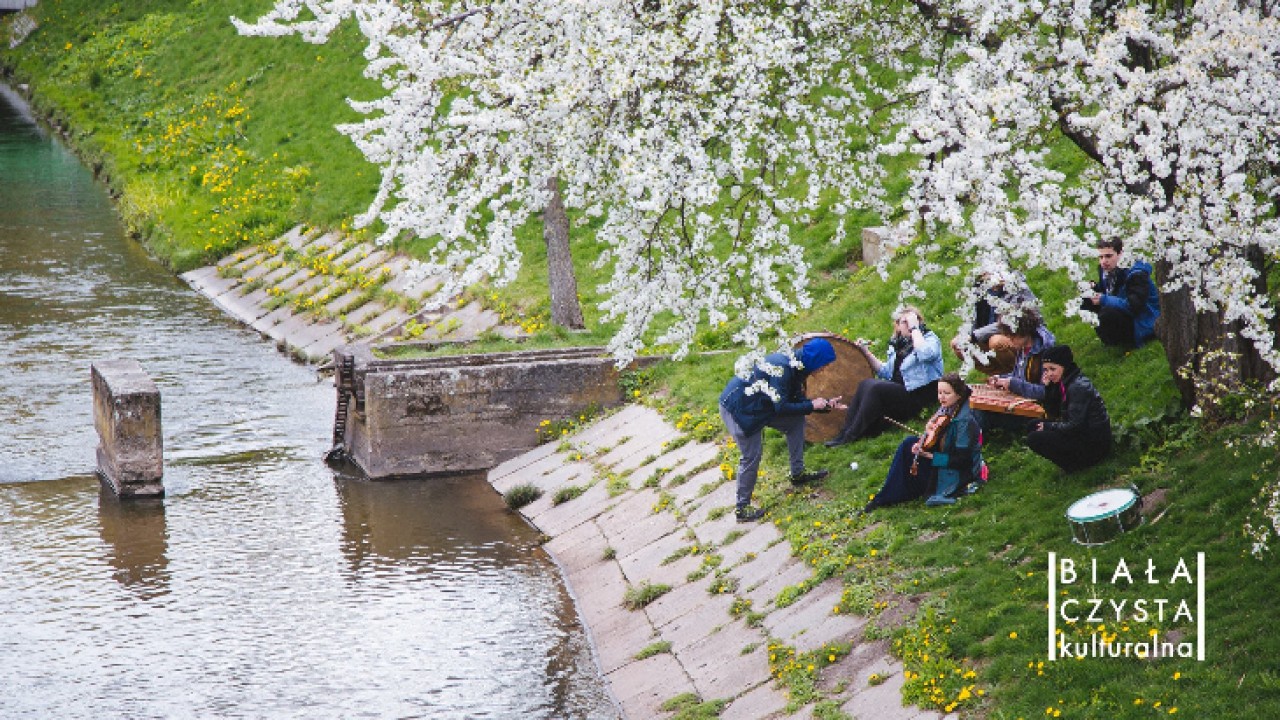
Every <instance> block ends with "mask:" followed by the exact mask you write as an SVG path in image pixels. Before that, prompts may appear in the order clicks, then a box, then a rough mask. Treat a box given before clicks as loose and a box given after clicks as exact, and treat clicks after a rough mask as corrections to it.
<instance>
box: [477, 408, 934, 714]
mask: <svg viewBox="0 0 1280 720" xmlns="http://www.w3.org/2000/svg"><path fill="white" fill-rule="evenodd" d="M679 437H681V434H680V433H679V432H678V431H677V430H676V429H675V428H674V427H672V426H671V425H670V423H668V422H667V421H666V420H664V419H663V418H662V416H661V415H660V414H659V413H657V412H656V411H654V410H652V409H650V408H647V407H644V406H640V405H630V406H627V407H625V408H623V409H622V410H620V411H618V412H615V413H613V414H611V415H608V416H606V417H604V418H601V419H600V420H598V421H596V422H594V423H591V424H589V425H587V426H586V427H584V428H582V429H580V430H579V431H578V432H576V433H573V434H571V435H568V436H565V438H564V440H565V441H567V443H568V449H567V450H564V449H562V448H563V445H562V443H561V442H559V441H556V440H553V441H552V442H549V443H546V444H544V445H541V446H539V447H538V448H536V449H534V450H532V451H530V452H528V453H525V454H523V455H520V456H517V457H515V458H512V459H510V460H508V461H506V462H504V463H503V464H501V465H499V466H498V467H496V468H494V469H493V470H491V471H490V472H489V481H490V483H491V484H492V485H493V487H494V489H495V490H497V491H498V492H500V493H501V492H506V491H508V490H510V489H511V488H513V487H515V486H516V485H521V484H525V483H530V484H533V485H535V486H537V487H539V488H541V489H542V490H543V492H544V495H543V497H542V498H540V499H539V500H538V501H536V502H534V503H531V504H530V505H527V506H525V507H524V508H522V509H521V514H523V515H524V516H525V517H526V518H527V519H528V520H529V522H531V523H532V524H533V525H534V526H535V527H537V528H538V529H539V531H541V532H542V533H544V534H545V535H547V536H548V537H549V540H548V541H547V542H546V544H545V545H544V546H543V547H544V548H545V549H546V550H547V552H548V553H550V554H551V555H552V557H554V558H555V559H556V562H557V563H558V564H559V565H560V567H561V568H562V569H563V570H564V572H565V576H566V581H567V583H568V584H569V586H570V590H571V593H572V595H573V597H574V599H575V604H576V607H577V609H578V613H579V615H580V616H581V618H582V620H583V622H584V623H585V624H586V625H587V626H588V628H589V630H590V636H591V638H592V641H593V643H594V645H595V650H596V653H597V657H598V658H599V661H600V664H601V669H602V671H603V672H604V674H605V679H606V681H607V682H608V683H609V688H610V691H611V692H612V695H613V697H614V698H615V699H616V700H617V702H618V704H619V706H620V709H621V711H622V714H623V716H624V717H627V718H650V717H657V716H661V715H663V713H662V711H661V710H660V708H661V705H662V703H664V702H665V701H667V700H669V699H671V698H673V697H675V696H677V695H680V694H682V693H688V692H692V693H696V694H697V695H698V696H700V697H702V698H704V699H710V698H718V699H727V700H729V704H728V705H727V706H726V708H725V709H724V712H723V713H722V714H721V717H723V718H766V717H783V716H786V711H787V708H788V698H787V697H786V694H785V693H784V692H783V691H782V690H781V689H779V688H778V687H776V686H774V684H773V683H772V682H771V681H772V677H771V675H770V668H769V658H768V653H769V650H768V647H769V643H770V641H771V640H778V641H781V642H784V643H786V644H788V645H791V646H793V647H795V648H796V649H797V650H798V651H799V652H806V651H810V650H813V649H817V648H820V647H823V646H824V645H826V644H828V643H851V644H852V645H853V646H854V651H853V652H851V653H850V654H849V656H847V657H846V658H843V659H842V660H841V662H842V663H845V662H847V663H849V664H848V665H847V667H848V670H847V672H848V674H850V675H852V674H854V673H857V675H858V677H857V678H856V679H855V681H854V682H852V683H849V684H847V685H845V687H844V689H843V690H840V691H838V692H837V695H836V697H835V698H833V699H836V700H838V701H840V702H841V703H842V709H843V710H844V711H845V712H847V713H849V714H850V715H852V716H855V717H875V718H886V719H887V720H938V719H939V718H942V717H943V716H942V715H941V714H939V713H936V712H932V711H926V710H922V709H920V708H917V707H903V706H902V695H901V687H902V681H901V674H902V666H901V664H900V663H898V662H897V661H896V660H894V659H893V658H892V657H891V656H890V654H889V648H888V643H886V642H884V641H869V640H865V639H864V638H863V628H864V627H865V625H866V623H867V620H866V619H865V618H862V617H858V616H854V615H848V614H844V613H835V612H834V611H833V608H834V607H835V606H836V605H837V604H839V602H840V599H841V597H842V594H843V591H844V588H843V585H842V581H840V580H838V579H830V580H827V581H825V582H823V583H821V584H819V585H818V586H817V587H815V588H812V589H811V590H809V592H807V593H806V594H804V595H803V596H801V597H800V598H799V599H798V600H796V601H795V602H792V603H790V604H787V605H786V606H785V607H778V606H777V599H778V597H779V594H780V593H781V592H782V591H783V590H784V589H786V588H789V587H792V586H797V585H800V584H801V583H807V582H809V581H810V580H811V579H812V577H813V572H812V569H811V568H809V567H808V566H807V565H806V564H805V563H804V561H803V560H802V559H800V558H796V557H794V556H793V555H792V549H791V546H790V544H789V543H787V542H783V541H782V540H783V537H782V535H781V534H780V533H779V531H778V530H777V528H775V527H774V526H773V525H772V524H769V523H759V524H753V525H746V526H744V525H740V524H738V523H737V522H736V521H735V519H734V518H733V515H732V513H731V512H723V511H722V512H716V510H717V509H721V510H723V509H726V508H731V507H732V506H733V503H734V497H735V493H736V486H735V484H734V483H732V482H727V481H725V480H724V478H723V475H722V474H721V471H720V468H719V467H718V466H715V467H710V468H707V469H705V470H703V471H700V472H698V473H696V474H694V475H692V476H691V477H687V478H685V481H684V482H683V483H682V484H680V485H678V486H675V487H672V488H670V489H667V488H663V491H664V492H670V493H672V494H673V495H674V496H675V497H676V502H677V503H679V504H680V506H681V507H682V508H683V510H682V512H681V514H680V515H677V514H675V513H673V512H664V511H657V510H656V508H657V506H658V503H659V497H660V496H659V492H658V490H656V489H654V488H651V487H644V483H643V482H639V483H637V482H634V480H635V479H636V478H641V477H642V478H646V479H647V478H651V477H653V476H654V475H655V473H656V472H657V470H658V469H659V468H664V469H667V472H665V473H663V475H662V478H661V479H660V482H665V481H667V480H669V479H670V478H671V477H673V476H675V475H677V474H679V473H680V471H679V468H681V467H683V468H686V469H688V470H692V469H693V468H694V467H697V466H700V465H703V464H705V463H707V462H710V461H714V460H715V459H716V458H717V457H719V454H720V449H719V448H718V447H717V446H716V445H714V444H712V443H703V442H696V441H690V442H686V443H684V444H683V445H681V446H680V447H677V448H675V449H668V447H669V443H670V441H672V440H674V439H676V438H679ZM570 453H583V454H584V455H585V456H586V457H587V458H590V460H589V462H588V461H577V460H573V459H570V457H569V454H570ZM601 453H603V455H600V454H601ZM575 457H576V455H575ZM628 469H630V470H631V471H632V477H631V478H630V479H631V480H633V482H632V483H631V486H630V488H629V489H626V490H624V491H623V492H621V493H620V494H616V495H611V490H610V488H608V487H607V484H606V483H605V482H604V479H603V476H601V474H600V473H602V472H612V473H620V472H623V471H625V470H628ZM567 485H578V486H581V487H587V490H586V492H584V493H582V494H581V495H579V496H578V497H576V498H574V499H572V500H569V501H567V502H563V503H561V504H560V505H555V504H553V503H552V502H551V500H550V499H549V496H550V495H552V494H554V492H555V491H556V490H558V489H560V488H562V487H565V486H567ZM706 485H712V486H714V488H715V489H714V490H713V491H712V492H711V493H709V494H704V493H703V491H702V488H703V486H706ZM730 533H733V534H734V538H733V539H732V542H730V543H729V544H727V545H726V544H725V543H726V542H727V541H729V540H730V537H729V535H730ZM739 533H742V534H739ZM691 544H698V545H699V546H702V547H714V548H716V551H717V552H718V553H719V554H720V555H721V558H722V564H721V568H724V569H727V570H728V572H729V575H730V576H731V577H733V578H735V579H736V580H737V581H738V587H739V590H738V591H737V595H738V596H740V597H743V598H745V599H749V600H751V601H752V608H753V611H754V612H759V613H763V620H762V622H761V623H760V624H759V626H758V627H752V626H748V625H746V624H745V623H744V622H743V621H742V620H741V619H738V618H734V617H733V616H732V615H731V614H730V612H729V610H730V607H731V606H732V604H733V599H734V598H733V596H731V595H727V594H713V593H711V592H710V591H709V590H710V582H711V579H712V578H710V577H704V578H701V579H697V580H693V581H690V580H689V577H690V573H692V572H693V571H694V570H696V569H697V568H698V566H699V565H700V564H701V558H700V557H699V556H696V555H688V556H685V557H683V558H680V559H679V560H676V561H674V562H668V558H670V557H672V556H673V555H674V554H675V553H676V552H677V551H678V550H681V549H682V548H686V547H688V546H689V545H691ZM646 581H647V582H651V583H663V584H667V585H670V586H671V590H670V591H668V592H667V593H666V594H664V595H663V596H662V597H660V598H658V599H657V600H655V601H654V602H652V603H650V604H649V605H648V606H646V607H645V608H644V609H642V610H639V611H632V610H628V609H626V608H625V607H623V605H622V597H623V594H624V593H625V592H626V590H627V588H628V587H631V586H635V585H638V584H640V583H642V582H646ZM657 641H665V642H668V643H670V647H671V651H670V652H668V653H662V654H658V655H655V656H653V657H650V658H646V659H644V660H637V659H636V657H635V656H636V653H638V652H639V651H640V650H642V649H644V648H645V647H648V646H649V645H650V644H652V643H654V642H657ZM867 668H874V672H878V673H879V674H880V676H881V677H888V678H890V680H889V681H886V682H885V683H884V684H881V685H872V684H871V682H870V677H871V672H873V671H871V670H867ZM895 678H896V680H895ZM886 686H890V687H891V688H893V689H892V691H886V690H885V687H886ZM811 716H812V709H811V708H802V709H801V710H800V712H799V713H797V714H795V715H792V716H791V717H811ZM948 717H950V716H948Z"/></svg>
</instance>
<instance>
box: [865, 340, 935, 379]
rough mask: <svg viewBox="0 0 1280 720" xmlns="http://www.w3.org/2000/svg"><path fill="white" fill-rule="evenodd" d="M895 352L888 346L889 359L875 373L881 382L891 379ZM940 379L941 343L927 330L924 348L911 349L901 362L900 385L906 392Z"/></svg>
mask: <svg viewBox="0 0 1280 720" xmlns="http://www.w3.org/2000/svg"><path fill="white" fill-rule="evenodd" d="M895 356H896V351H895V350H894V349H893V346H892V345H890V346H889V357H888V358H886V359H885V361H884V364H883V365H881V366H880V369H879V370H877V371H876V377H878V378H880V379H881V380H892V379H893V363H894V360H895V359H896V357H895ZM940 377H942V342H941V341H940V340H938V336H937V335H936V334H935V333H934V332H933V331H932V330H928V331H926V332H925V333H924V347H913V348H912V349H911V352H909V353H907V357H906V358H904V359H903V361H902V383H903V385H905V386H906V388H907V390H908V391H911V390H915V389H916V388H918V387H920V386H922V385H925V384H927V383H931V382H933V381H934V380H937V379H938V378H940Z"/></svg>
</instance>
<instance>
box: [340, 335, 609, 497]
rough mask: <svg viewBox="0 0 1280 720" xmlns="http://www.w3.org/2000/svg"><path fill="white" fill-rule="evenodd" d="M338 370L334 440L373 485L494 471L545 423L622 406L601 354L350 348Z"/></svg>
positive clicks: (531, 442) (532, 443)
mask: <svg viewBox="0 0 1280 720" xmlns="http://www.w3.org/2000/svg"><path fill="white" fill-rule="evenodd" d="M335 366H336V367H337V369H338V378H337V384H338V388H339V401H338V405H339V417H338V418H337V421H336V425H338V426H340V430H341V432H340V433H335V435H336V436H338V435H340V437H335V440H336V441H338V442H340V443H341V445H342V446H343V449H344V450H345V452H346V454H347V456H348V457H349V458H350V459H351V460H352V461H354V462H355V463H356V465H358V466H359V467H360V469H361V470H362V471H363V472H364V473H365V474H366V475H367V476H369V477H370V478H375V479H379V478H391V477H398V476H412V475H424V474H440V473H459V472H474V471H478V470H488V469H489V468H491V467H493V466H495V465H497V464H499V463H500V462H502V461H503V460H506V459H508V458H510V457H513V456H515V455H519V454H520V453H523V452H526V451H528V450H529V449H531V448H533V447H536V446H537V444H538V428H539V426H540V425H541V424H542V422H543V421H544V420H552V421H557V420H562V419H566V418H570V417H574V416H577V415H579V414H580V413H582V412H584V411H585V410H587V409H588V408H590V407H593V406H594V407H597V408H606V407H611V406H614V405H617V404H619V403H620V402H621V401H622V394H621V390H620V388H619V386H618V370H617V368H616V367H615V366H614V362H613V360H612V358H610V357H608V356H606V355H605V354H604V353H603V351H602V350H601V349H600V348H579V349H565V350H542V351H529V352H512V353H492V354H485V355H460V356H452V357H439V358H427V359H422V360H378V359H375V358H374V357H373V354H372V351H371V350H370V349H369V348H368V347H367V346H347V347H343V348H340V349H339V350H338V351H336V352H335ZM343 393H346V394H347V399H346V400H345V401H344V399H343ZM344 404H345V405H346V417H345V418H343V417H341V415H342V412H343V411H342V408H343V406H344Z"/></svg>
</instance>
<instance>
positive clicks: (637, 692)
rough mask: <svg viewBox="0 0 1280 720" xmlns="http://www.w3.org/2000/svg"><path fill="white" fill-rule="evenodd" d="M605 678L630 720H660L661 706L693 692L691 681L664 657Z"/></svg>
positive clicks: (659, 656)
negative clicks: (657, 719)
mask: <svg viewBox="0 0 1280 720" xmlns="http://www.w3.org/2000/svg"><path fill="white" fill-rule="evenodd" d="M605 678H606V679H607V680H608V681H609V686H610V687H611V688H612V689H613V695H614V697H616V698H617V699H618V704H619V705H621V706H622V712H623V714H624V715H625V716H626V717H627V718H630V719H631V720H648V719H649V718H657V717H662V716H663V715H664V713H663V711H662V709H661V708H662V704H663V703H664V702H666V701H668V700H670V699H671V698H673V697H676V696H677V695H683V694H685V693H691V692H694V687H693V681H691V680H690V679H689V676H688V674H686V673H685V671H684V668H682V667H680V663H679V662H677V661H676V659H675V658H674V657H672V656H671V655H670V654H667V653H661V654H658V655H654V656H653V657H651V658H645V659H644V660H640V661H637V662H633V663H631V664H629V665H624V666H622V667H620V668H618V669H617V670H614V671H613V672H611V673H609V674H608V675H606V676H605Z"/></svg>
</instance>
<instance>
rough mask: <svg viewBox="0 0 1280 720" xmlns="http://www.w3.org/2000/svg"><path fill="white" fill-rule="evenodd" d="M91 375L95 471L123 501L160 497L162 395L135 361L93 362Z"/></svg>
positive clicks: (162, 448)
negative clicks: (95, 441)
mask: <svg viewBox="0 0 1280 720" xmlns="http://www.w3.org/2000/svg"><path fill="white" fill-rule="evenodd" d="M90 374H91V380H92V383H93V424H94V427H95V429H97V431H98V448H97V456H98V471H99V472H100V473H101V474H102V476H103V477H104V478H105V479H106V481H107V483H108V484H109V485H110V486H111V489H112V490H114V491H115V493H116V494H117V495H119V496H120V497H122V498H123V497H161V496H163V495H164V485H163V484H162V483H161V479H162V478H163V477H164V436H163V435H162V433H161V427H160V391H159V390H158V389H157V388H156V385H155V383H154V382H152V380H151V377H150V376H149V375H147V374H146V372H144V371H143V369H142V366H141V365H140V364H139V363H138V361H137V360H132V359H120V360H104V361H100V362H95V363H93V365H92V366H91V368H90Z"/></svg>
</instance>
